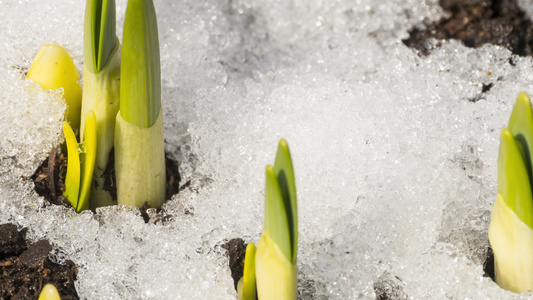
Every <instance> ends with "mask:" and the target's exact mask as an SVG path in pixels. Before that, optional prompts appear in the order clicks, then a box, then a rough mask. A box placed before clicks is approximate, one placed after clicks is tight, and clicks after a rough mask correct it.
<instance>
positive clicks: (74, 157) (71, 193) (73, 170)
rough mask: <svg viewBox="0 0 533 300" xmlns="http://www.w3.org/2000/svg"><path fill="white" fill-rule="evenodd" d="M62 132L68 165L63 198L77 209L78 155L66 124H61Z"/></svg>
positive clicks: (71, 132)
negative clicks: (65, 144)
mask: <svg viewBox="0 0 533 300" xmlns="http://www.w3.org/2000/svg"><path fill="white" fill-rule="evenodd" d="M63 132H64V134H65V141H66V143H67V153H68V164H67V175H66V178H65V191H64V192H63V196H65V197H66V198H67V199H68V201H69V202H70V204H72V207H74V208H75V209H76V208H77V207H78V195H79V192H80V155H79V152H78V142H77V141H76V135H75V134H74V131H72V128H71V127H70V125H69V124H68V123H67V122H63Z"/></svg>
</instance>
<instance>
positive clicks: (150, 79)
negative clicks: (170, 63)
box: [120, 0, 161, 128]
mask: <svg viewBox="0 0 533 300" xmlns="http://www.w3.org/2000/svg"><path fill="white" fill-rule="evenodd" d="M120 73H121V74H122V77H121V80H120V115H121V116H122V118H123V119H124V120H126V121H127V122H129V123H131V124H134V125H137V126H140V127H144V128H148V127H150V126H152V125H153V124H154V123H155V121H156V120H157V116H158V114H159V111H160V109H161V66H160V59H159V38H158V31H157V19H156V15H155V8H154V3H153V2H152V0H130V1H128V8H127V10H126V20H125V23H124V38H123V47H122V61H121V70H120Z"/></svg>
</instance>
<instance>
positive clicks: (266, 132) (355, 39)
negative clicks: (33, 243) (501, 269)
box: [0, 0, 533, 299]
mask: <svg viewBox="0 0 533 300" xmlns="http://www.w3.org/2000/svg"><path fill="white" fill-rule="evenodd" d="M522 2H526V1H522ZM155 4H156V10H157V14H158V24H159V38H160V46H161V66H162V76H161V77H162V89H163V90H162V100H163V111H164V123H165V140H166V145H165V148H166V150H167V151H168V152H171V153H172V155H173V157H174V158H176V159H177V160H178V161H179V162H180V170H181V172H182V176H183V181H182V184H185V183H186V182H190V184H189V186H188V187H186V188H185V189H184V190H183V191H182V192H181V193H180V194H179V195H177V196H174V197H173V198H172V200H170V201H168V202H167V203H166V204H165V206H164V213H162V214H164V215H165V218H164V219H161V216H162V214H160V215H156V213H155V212H152V215H151V217H152V218H151V221H150V222H149V223H148V224H145V223H144V222H143V219H142V218H141V217H140V215H139V212H138V210H137V209H133V208H126V207H116V206H115V207H107V208H103V209H99V210H98V211H97V213H96V214H93V213H91V212H84V213H82V214H76V213H75V212H74V210H73V209H66V208H64V207H58V206H53V205H52V206H50V205H46V203H45V201H44V200H43V199H42V198H41V197H40V196H38V195H37V194H36V193H35V192H34V191H33V183H32V182H31V181H30V180H29V177H30V176H31V175H32V174H33V172H34V171H35V170H36V168H37V167H38V165H39V164H40V163H41V162H42V161H43V160H44V159H45V158H46V157H47V155H48V153H49V151H50V150H51V149H52V147H53V146H57V145H58V144H59V143H60V142H61V141H62V133H61V121H62V119H61V118H62V114H63V111H64V108H65V106H64V104H63V103H60V102H58V100H57V99H59V98H58V95H57V94H56V95H55V96H54V95H49V94H48V93H47V92H43V91H41V90H40V89H39V88H37V86H36V85H34V84H33V83H31V82H29V81H27V80H24V79H21V78H22V75H21V74H23V73H24V72H25V71H27V69H28V68H29V66H30V64H31V61H32V59H33V57H34V55H35V54H36V53H37V51H38V50H39V49H40V47H41V46H43V45H44V44H46V43H57V44H61V45H63V46H64V47H65V48H66V49H67V50H68V51H69V52H70V54H71V55H72V56H73V58H74V61H75V63H76V65H77V67H78V70H80V71H81V70H82V67H83V17H84V9H85V1H83V0H77V1H67V0H61V1H60V0H54V1H52V0H46V1H44V0H43V1H0V20H2V22H1V23H0V54H1V55H0V105H1V107H2V108H1V109H0V133H1V134H0V223H5V222H13V223H15V224H17V225H18V226H20V227H28V228H29V232H28V236H29V237H30V238H31V239H32V240H38V239H40V238H47V239H49V240H50V241H51V243H52V244H53V246H54V248H55V249H56V250H55V251H54V259H55V260H57V261H63V260H65V259H71V260H73V261H74V262H75V263H76V264H77V266H78V267H79V273H78V280H77V282H76V289H77V291H78V293H79V296H80V297H81V298H82V299H236V292H235V290H234V288H233V281H232V279H231V274H230V270H229V267H228V259H227V257H226V255H225V250H223V249H221V248H220V245H221V244H222V243H224V242H225V241H227V240H229V239H231V238H235V237H241V238H243V239H245V241H246V242H251V241H253V242H257V241H258V239H259V236H260V234H261V231H262V226H263V201H264V196H263V194H264V193H263V189H264V172H265V165H267V164H272V163H273V162H274V157H275V153H276V147H277V141H278V140H279V139H280V138H282V137H283V138H286V139H287V141H288V143H289V146H290V149H291V152H292V156H293V162H294V167H295V172H296V181H297V182H296V185H297V190H298V205H299V222H300V233H299V234H300V235H299V237H300V240H299V249H298V270H299V279H300V282H299V293H300V299H356V298H362V299H375V297H376V296H375V292H374V288H375V286H379V284H387V283H390V282H392V283H393V285H394V286H395V287H397V288H399V289H400V290H401V293H400V294H401V295H404V296H407V297H410V298H412V299H444V298H446V299H447V298H450V299H502V298H507V299H513V298H519V297H520V296H522V297H524V298H525V297H527V294H526V295H517V294H513V293H510V292H507V291H503V290H501V289H500V288H499V287H498V286H497V285H496V284H495V283H494V282H492V280H491V279H490V278H488V277H483V274H484V272H483V263H484V261H485V257H486V251H487V248H488V237H487V231H488V225H489V222H490V210H491V208H492V204H493V202H494V199H495V195H496V188H497V179H496V175H497V166H496V161H497V153H498V144H499V135H500V129H501V128H502V127H504V126H505V125H506V123H507V121H508V118H509V115H510V111H511V109H512V105H513V104H514V101H515V99H516V96H517V95H518V93H519V92H520V91H528V92H533V60H532V59H531V58H530V57H528V58H520V57H515V58H514V59H515V61H516V66H512V65H511V64H509V58H510V57H511V56H512V54H511V53H510V52H509V51H508V50H506V49H503V48H501V47H496V46H491V45H485V46H484V47H482V48H480V49H470V48H466V47H464V46H463V45H462V44H461V43H460V42H457V41H442V45H441V46H440V47H439V48H437V49H436V50H434V51H433V53H432V54H431V55H430V56H428V57H420V56H418V55H417V53H416V51H415V50H412V49H409V48H407V47H406V46H405V45H404V44H403V43H402V42H401V39H403V38H406V37H407V35H408V33H407V31H408V30H409V29H410V28H411V27H412V26H414V25H415V24H418V23H420V22H421V21H422V20H423V19H424V18H426V19H429V20H436V19H438V18H440V17H441V16H442V14H443V12H442V10H441V9H440V7H439V6H438V4H437V2H436V1H434V0H433V1H415V0H406V1H373V0H357V1H353V0H337V1H321V0H316V1H305V0H277V1H274V0H262V1H260V0H225V1H220V0H206V1H196V0H195V1H192V0H183V1H171V0H165V1H163V0H156V1H155ZM526 4H527V2H526ZM125 8H126V1H125V0H121V1H117V34H118V35H119V38H120V39H121V38H122V25H123V23H124V12H125ZM489 83H492V84H493V87H492V88H491V89H490V90H489V91H488V92H486V93H483V94H481V91H482V87H483V84H489ZM472 100H477V101H472ZM402 293H403V294H402Z"/></svg>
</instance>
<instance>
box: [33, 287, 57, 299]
mask: <svg viewBox="0 0 533 300" xmlns="http://www.w3.org/2000/svg"><path fill="white" fill-rule="evenodd" d="M38 300H61V297H59V293H58V292H57V289H56V287H55V286H53V285H52V284H47V285H45V286H44V287H43V289H42V290H41V294H40V295H39V299H38Z"/></svg>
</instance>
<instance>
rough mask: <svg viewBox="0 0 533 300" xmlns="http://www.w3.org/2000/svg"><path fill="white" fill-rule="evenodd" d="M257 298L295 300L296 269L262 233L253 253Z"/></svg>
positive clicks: (262, 299) (265, 232)
mask: <svg viewBox="0 0 533 300" xmlns="http://www.w3.org/2000/svg"><path fill="white" fill-rule="evenodd" d="M255 276H256V282H257V296H258V298H259V299H261V300H296V297H297V296H298V269H297V267H296V263H294V264H293V263H291V262H290V261H289V260H287V258H286V257H285V255H284V254H283V253H282V252H281V250H280V248H279V247H278V245H277V244H276V243H275V242H274V241H273V240H272V238H271V237H270V234H269V233H268V231H263V234H262V235H261V238H260V239H259V243H257V250H256V253H255Z"/></svg>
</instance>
